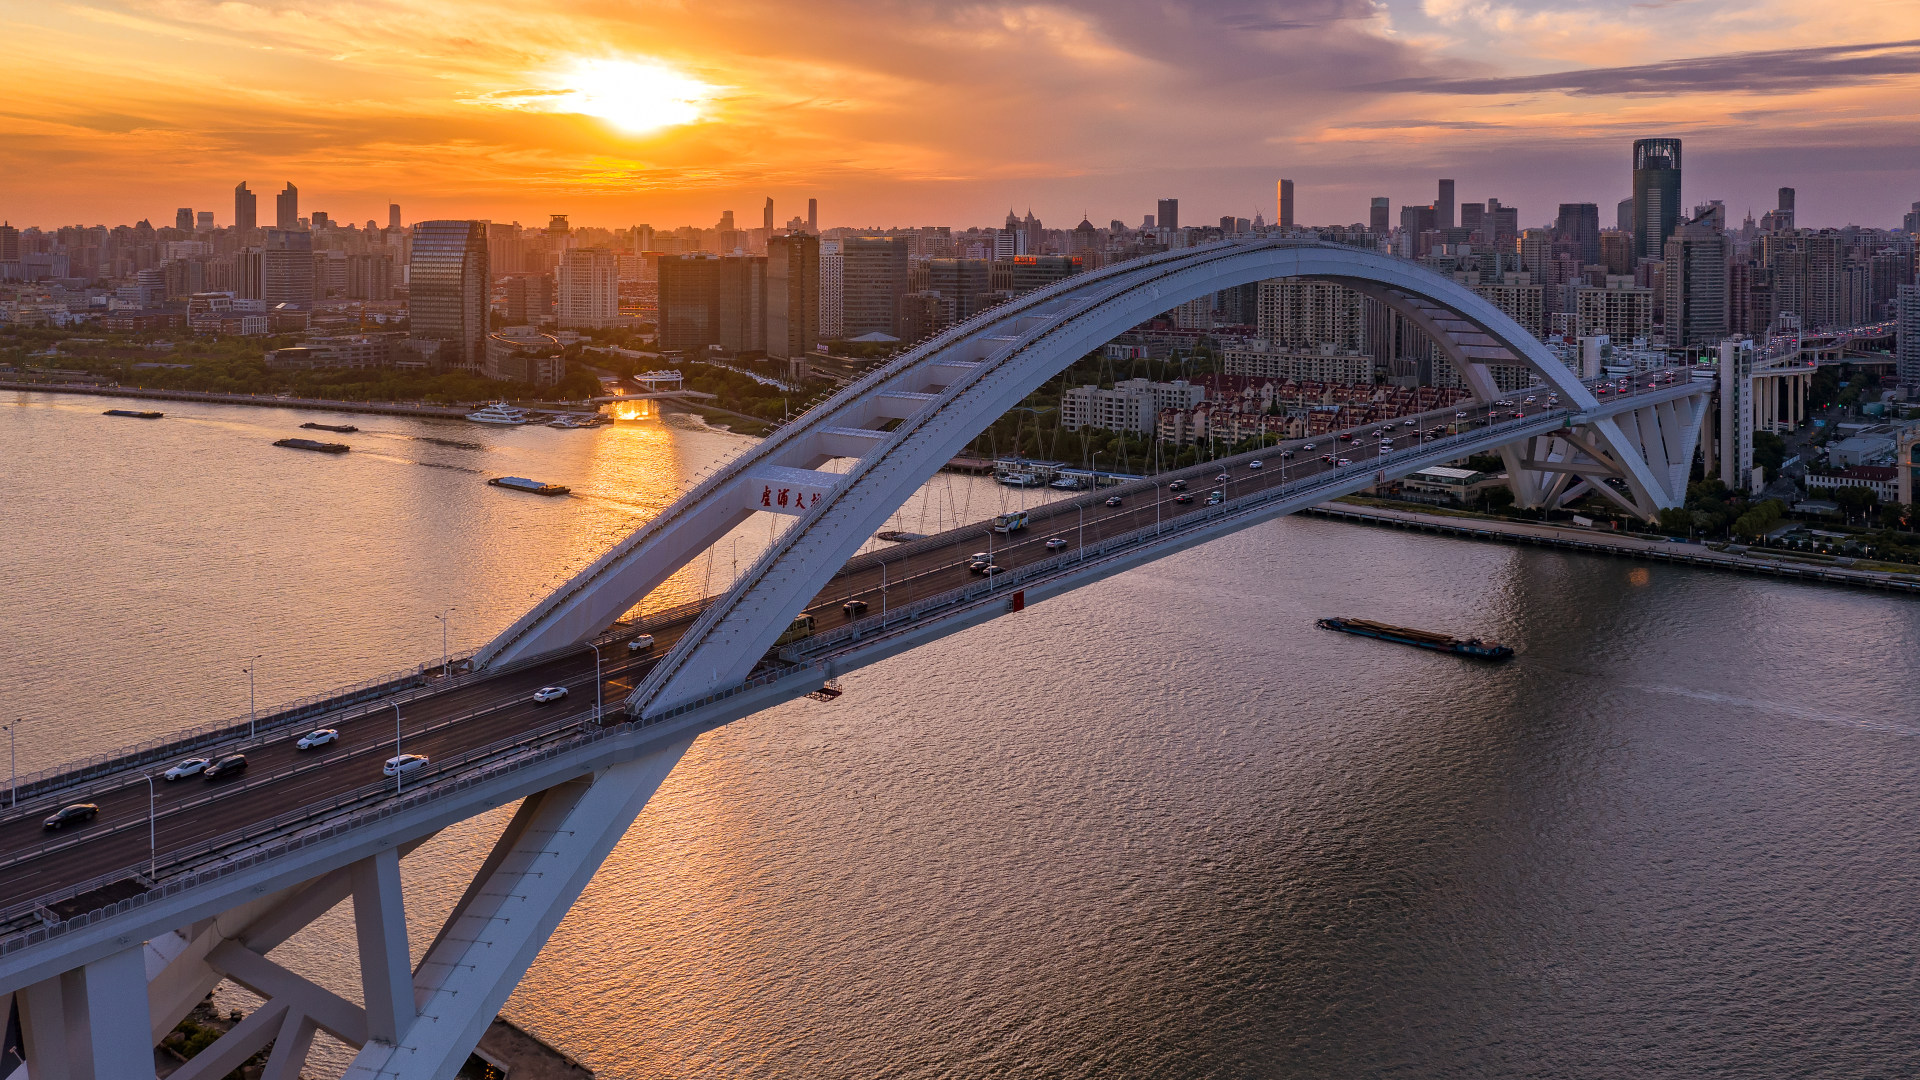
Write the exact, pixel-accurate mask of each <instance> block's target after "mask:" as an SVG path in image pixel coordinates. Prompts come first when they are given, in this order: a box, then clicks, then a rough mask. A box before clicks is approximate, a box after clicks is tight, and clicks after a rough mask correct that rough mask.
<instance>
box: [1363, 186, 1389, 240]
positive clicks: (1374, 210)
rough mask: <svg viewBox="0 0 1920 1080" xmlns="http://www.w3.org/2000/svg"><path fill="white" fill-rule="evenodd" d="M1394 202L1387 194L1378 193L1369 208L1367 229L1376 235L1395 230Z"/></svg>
mask: <svg viewBox="0 0 1920 1080" xmlns="http://www.w3.org/2000/svg"><path fill="white" fill-rule="evenodd" d="M1392 215H1393V204H1392V203H1390V202H1388V201H1387V197H1386V196H1385V195H1376V196H1375V197H1374V199H1373V203H1372V205H1370V206H1369V207H1368V208H1367V231H1369V232H1371V233H1373V234H1374V235H1375V236H1385V235H1387V234H1388V233H1390V232H1392V231H1393V221H1392Z"/></svg>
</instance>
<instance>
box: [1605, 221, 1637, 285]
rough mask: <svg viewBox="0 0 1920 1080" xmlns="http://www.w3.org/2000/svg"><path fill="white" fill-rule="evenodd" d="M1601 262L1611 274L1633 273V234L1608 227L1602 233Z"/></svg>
mask: <svg viewBox="0 0 1920 1080" xmlns="http://www.w3.org/2000/svg"><path fill="white" fill-rule="evenodd" d="M1599 247H1600V262H1601V264H1602V265H1604V266H1605V267H1606V268H1607V273H1609V274H1631V273H1633V234H1632V233H1629V232H1622V231H1620V230H1619V229H1608V230H1607V231H1606V232H1603V233H1601V234H1600V241H1599Z"/></svg>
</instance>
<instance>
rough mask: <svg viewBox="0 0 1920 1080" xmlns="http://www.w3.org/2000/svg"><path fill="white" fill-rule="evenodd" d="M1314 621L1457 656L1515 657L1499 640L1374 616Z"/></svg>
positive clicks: (1341, 630)
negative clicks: (1399, 623) (1378, 619)
mask: <svg viewBox="0 0 1920 1080" xmlns="http://www.w3.org/2000/svg"><path fill="white" fill-rule="evenodd" d="M1314 625H1315V626H1318V627H1319V628H1320V629H1322V630H1338V631H1339V632H1340V633H1343V634H1358V635H1359V636H1361V637H1370V638H1379V639H1380V640H1381V641H1393V642H1398V643H1399V644H1401V645H1411V646H1413V647H1414V648H1416V649H1432V650H1433V651H1434V652H1444V653H1452V654H1453V655H1455V656H1468V657H1472V658H1473V659H1475V660H1510V659H1512V658H1513V648H1512V647H1511V646H1508V645H1502V644H1500V643H1499V642H1497V641H1482V640H1480V639H1479V638H1457V637H1454V636H1452V635H1451V634H1441V633H1437V632H1435V631H1432V630H1416V629H1413V628H1412V627H1409V626H1390V625H1388V624H1387V623H1379V622H1373V621H1372V620H1370V619H1321V620H1319V621H1318V622H1316V623H1314Z"/></svg>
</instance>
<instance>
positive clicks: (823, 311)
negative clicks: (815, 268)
mask: <svg viewBox="0 0 1920 1080" xmlns="http://www.w3.org/2000/svg"><path fill="white" fill-rule="evenodd" d="M846 269H847V261H846V256H844V255H842V254H841V253H840V241H838V240H822V241H820V339H821V340H822V341H835V340H838V339H839V338H843V337H846V336H847V315H846V311H847V309H846V288H845V286H846V280H847V277H846Z"/></svg>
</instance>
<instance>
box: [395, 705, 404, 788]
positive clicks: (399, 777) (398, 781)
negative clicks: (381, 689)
mask: <svg viewBox="0 0 1920 1080" xmlns="http://www.w3.org/2000/svg"><path fill="white" fill-rule="evenodd" d="M400 765H401V762H400V703H399V702H397V701H396V702H394V703H393V793H394V794H395V795H398V794H400V792H401V790H402V789H403V788H404V786H405V785H406V782H407V770H405V769H403V768H401V767H400Z"/></svg>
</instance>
